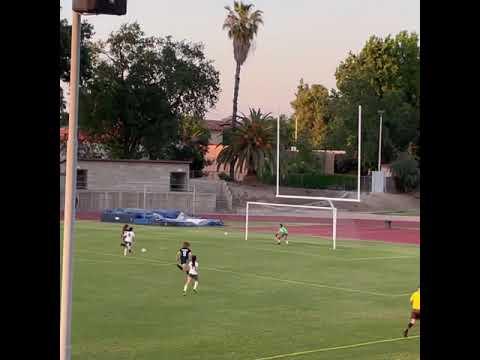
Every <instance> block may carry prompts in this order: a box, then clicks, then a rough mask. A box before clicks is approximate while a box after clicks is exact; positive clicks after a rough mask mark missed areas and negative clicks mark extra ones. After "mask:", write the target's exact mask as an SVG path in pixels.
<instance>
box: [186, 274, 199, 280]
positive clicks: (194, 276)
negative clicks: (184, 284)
mask: <svg viewBox="0 0 480 360" xmlns="http://www.w3.org/2000/svg"><path fill="white" fill-rule="evenodd" d="M188 276H189V277H191V278H192V279H193V280H195V281H198V274H197V275H194V274H188Z"/></svg>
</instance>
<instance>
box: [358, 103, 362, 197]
mask: <svg viewBox="0 0 480 360" xmlns="http://www.w3.org/2000/svg"><path fill="white" fill-rule="evenodd" d="M361 154H362V105H358V165H357V201H360V177H361V176H362V173H361V168H362V155H361Z"/></svg>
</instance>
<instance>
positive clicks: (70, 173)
mask: <svg viewBox="0 0 480 360" xmlns="http://www.w3.org/2000/svg"><path fill="white" fill-rule="evenodd" d="M79 76H80V14H78V13H76V12H72V44H71V62H70V109H69V121H68V142H67V159H66V171H65V207H64V219H63V259H62V284H61V301H60V360H70V358H71V329H72V279H73V263H72V262H73V261H72V260H73V259H72V258H73V242H74V235H75V234H74V225H75V196H76V185H77V123H78V86H79Z"/></svg>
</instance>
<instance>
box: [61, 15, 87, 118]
mask: <svg viewBox="0 0 480 360" xmlns="http://www.w3.org/2000/svg"><path fill="white" fill-rule="evenodd" d="M94 34H95V33H94V29H93V25H92V24H90V23H88V22H82V24H81V27H80V83H81V84H85V82H86V81H87V80H88V79H89V78H91V77H92V72H93V63H92V62H93V56H94V49H93V47H92V45H93V43H92V40H93V35H94ZM71 42H72V26H71V25H70V24H69V23H68V21H67V19H60V44H59V54H60V59H59V70H60V71H59V73H60V79H59V80H60V81H62V82H66V83H69V82H70V55H71ZM67 122H68V114H67V113H66V101H65V95H64V92H63V88H62V87H61V86H60V125H61V126H63V125H66V124H67Z"/></svg>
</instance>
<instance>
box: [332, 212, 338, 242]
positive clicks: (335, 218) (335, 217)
mask: <svg viewBox="0 0 480 360" xmlns="http://www.w3.org/2000/svg"><path fill="white" fill-rule="evenodd" d="M332 213H333V234H332V237H333V250H335V249H336V248H337V208H333V211H332Z"/></svg>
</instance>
